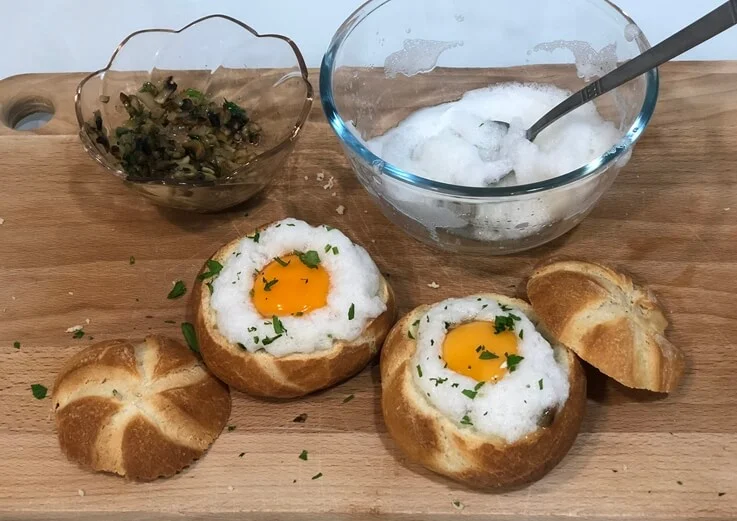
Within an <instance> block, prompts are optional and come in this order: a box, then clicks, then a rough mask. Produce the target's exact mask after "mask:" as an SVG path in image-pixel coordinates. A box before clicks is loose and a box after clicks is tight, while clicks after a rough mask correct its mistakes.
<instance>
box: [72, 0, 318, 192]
mask: <svg viewBox="0 0 737 521" xmlns="http://www.w3.org/2000/svg"><path fill="white" fill-rule="evenodd" d="M216 18H217V19H222V20H227V21H229V22H231V23H234V24H236V25H238V26H240V27H242V28H243V29H245V30H246V31H248V32H249V33H251V34H252V35H253V36H255V37H256V38H265V39H269V38H275V39H278V40H282V41H284V42H286V43H287V44H288V45H289V46H290V47H291V49H292V52H293V53H294V55H295V57H296V58H297V64H298V66H299V72H300V76H301V78H302V81H303V82H304V84H305V88H306V96H305V100H304V102H303V104H302V110H301V112H300V114H299V117H298V118H297V121H296V123H295V124H294V127H293V128H292V132H291V133H290V134H289V135H288V136H287V137H286V138H284V139H283V140H281V141H280V142H279V143H277V144H276V145H274V146H273V147H271V148H269V149H268V150H265V151H264V152H262V153H261V154H259V155H257V156H256V157H255V158H253V159H251V160H250V161H248V162H247V163H243V164H242V165H240V166H239V168H238V170H239V171H241V172H240V173H243V171H251V170H253V169H254V168H255V167H256V166H258V164H259V163H261V162H262V161H266V160H268V159H271V158H272V157H274V156H276V155H278V154H279V153H280V152H282V150H284V149H286V148H287V147H288V146H289V145H290V144H292V143H293V142H294V141H295V140H296V139H297V137H298V136H299V134H300V133H301V131H302V129H303V128H304V125H305V123H306V122H307V118H308V117H309V115H310V112H311V110H312V102H313V99H314V89H313V87H312V84H311V83H310V80H309V75H308V69H307V65H306V63H305V60H304V56H303V55H302V52H301V51H300V50H299V47H297V44H296V43H294V41H293V40H292V39H291V38H289V37H287V36H284V35H282V34H276V33H267V34H260V33H259V32H258V31H256V30H255V29H253V28H252V27H251V26H249V25H248V24H246V23H244V22H242V21H240V20H238V19H236V18H233V17H232V16H228V15H225V14H211V15H207V16H203V17H201V18H198V19H196V20H194V21H192V22H190V23H188V24H187V25H185V26H183V27H182V28H180V29H166V28H151V29H139V30H138V31H134V32H132V33H131V34H129V35H128V36H126V37H125V38H123V40H122V41H121V42H120V43H119V44H118V46H117V47H116V48H115V51H114V52H113V54H112V56H111V57H110V60H109V61H108V63H107V65H106V66H105V67H103V68H102V69H98V70H96V71H95V72H91V73H90V74H88V75H87V76H85V77H84V79H82V81H81V82H80V83H79V85H77V89H76V92H75V94H74V112H75V114H76V117H77V125H78V126H79V133H80V135H81V136H82V140H83V142H84V140H85V139H87V140H88V141H90V140H89V137H88V136H87V133H86V132H85V130H84V124H85V121H84V117H83V116H82V103H81V101H82V100H81V98H82V90H83V89H84V87H85V85H86V84H87V82H88V81H90V80H91V79H92V78H95V77H97V76H99V75H101V74H104V73H105V72H108V71H109V70H110V68H111V67H112V66H113V63H114V62H115V59H116V58H117V57H118V54H119V53H120V51H121V50H122V49H123V47H124V46H125V45H126V44H127V43H128V42H129V41H130V40H131V39H133V38H135V37H136V36H139V35H141V34H146V33H169V34H180V33H183V32H184V31H186V30H187V29H189V28H190V27H193V26H195V25H197V24H200V23H203V22H206V21H208V20H212V19H216ZM90 144H91V141H90ZM85 145H86V146H85V148H86V149H87V152H88V153H89V154H90V155H91V156H92V157H93V158H94V159H95V161H97V162H98V163H100V164H101V165H102V166H103V167H105V168H106V169H108V170H110V171H111V172H113V173H114V174H115V175H117V176H119V177H122V178H123V179H124V180H125V181H126V182H129V183H134V184H142V185H152V184H153V185H166V186H182V187H198V186H210V187H211V186H218V185H221V184H232V181H233V180H234V179H237V176H227V177H224V178H221V179H218V180H216V181H208V182H204V183H192V182H188V181H175V180H171V179H155V180H137V179H136V180H130V179H127V177H126V173H125V171H123V170H122V169H118V168H113V167H112V166H111V165H110V163H109V162H108V161H107V159H106V158H105V157H104V155H103V154H101V153H100V151H99V150H98V149H97V147H96V146H94V145H92V146H87V143H85Z"/></svg>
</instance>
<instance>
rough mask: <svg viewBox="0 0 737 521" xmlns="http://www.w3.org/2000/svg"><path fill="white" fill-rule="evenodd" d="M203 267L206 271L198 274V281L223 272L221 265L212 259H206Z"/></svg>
mask: <svg viewBox="0 0 737 521" xmlns="http://www.w3.org/2000/svg"><path fill="white" fill-rule="evenodd" d="M205 266H207V271H206V272H204V273H200V276H199V279H200V280H205V279H209V278H212V277H215V276H216V275H220V272H221V271H222V270H223V265H222V264H220V263H219V262H218V261H216V260H212V259H208V260H207V261H205Z"/></svg>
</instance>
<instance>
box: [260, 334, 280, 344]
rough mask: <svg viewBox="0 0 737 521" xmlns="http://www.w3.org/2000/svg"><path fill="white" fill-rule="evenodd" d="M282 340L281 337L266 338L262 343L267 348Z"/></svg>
mask: <svg viewBox="0 0 737 521" xmlns="http://www.w3.org/2000/svg"><path fill="white" fill-rule="evenodd" d="M280 338H281V335H276V336H274V337H266V338H264V339H263V340H262V341H261V343H262V344H263V345H265V346H267V345H269V344H271V343H272V342H274V341H276V340H278V339H280ZM256 343H258V342H256Z"/></svg>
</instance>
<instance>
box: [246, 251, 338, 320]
mask: <svg viewBox="0 0 737 521" xmlns="http://www.w3.org/2000/svg"><path fill="white" fill-rule="evenodd" d="M329 290H330V276H329V275H328V272H327V271H326V270H325V268H323V267H322V266H321V265H319V264H318V265H316V266H315V267H314V268H311V267H309V266H307V265H306V264H304V263H303V262H302V261H301V260H300V258H299V257H298V256H297V255H286V256H284V257H277V258H275V259H274V260H273V261H271V262H270V263H269V264H267V265H266V267H264V268H263V269H262V270H261V271H259V272H258V273H257V274H256V278H255V280H254V283H253V292H252V294H251V299H252V301H253V305H254V306H255V307H256V310H257V311H258V312H259V313H260V314H261V316H263V317H272V316H274V315H276V316H285V315H300V314H303V313H309V312H310V311H313V310H315V309H319V308H321V307H323V306H325V305H326V304H327V302H328V292H329Z"/></svg>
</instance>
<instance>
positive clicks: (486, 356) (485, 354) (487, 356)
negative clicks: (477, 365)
mask: <svg viewBox="0 0 737 521" xmlns="http://www.w3.org/2000/svg"><path fill="white" fill-rule="evenodd" d="M495 358H499V355H497V354H496V353H492V352H491V351H486V350H485V349H484V350H483V351H481V354H480V355H479V360H494V359H495Z"/></svg>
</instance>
